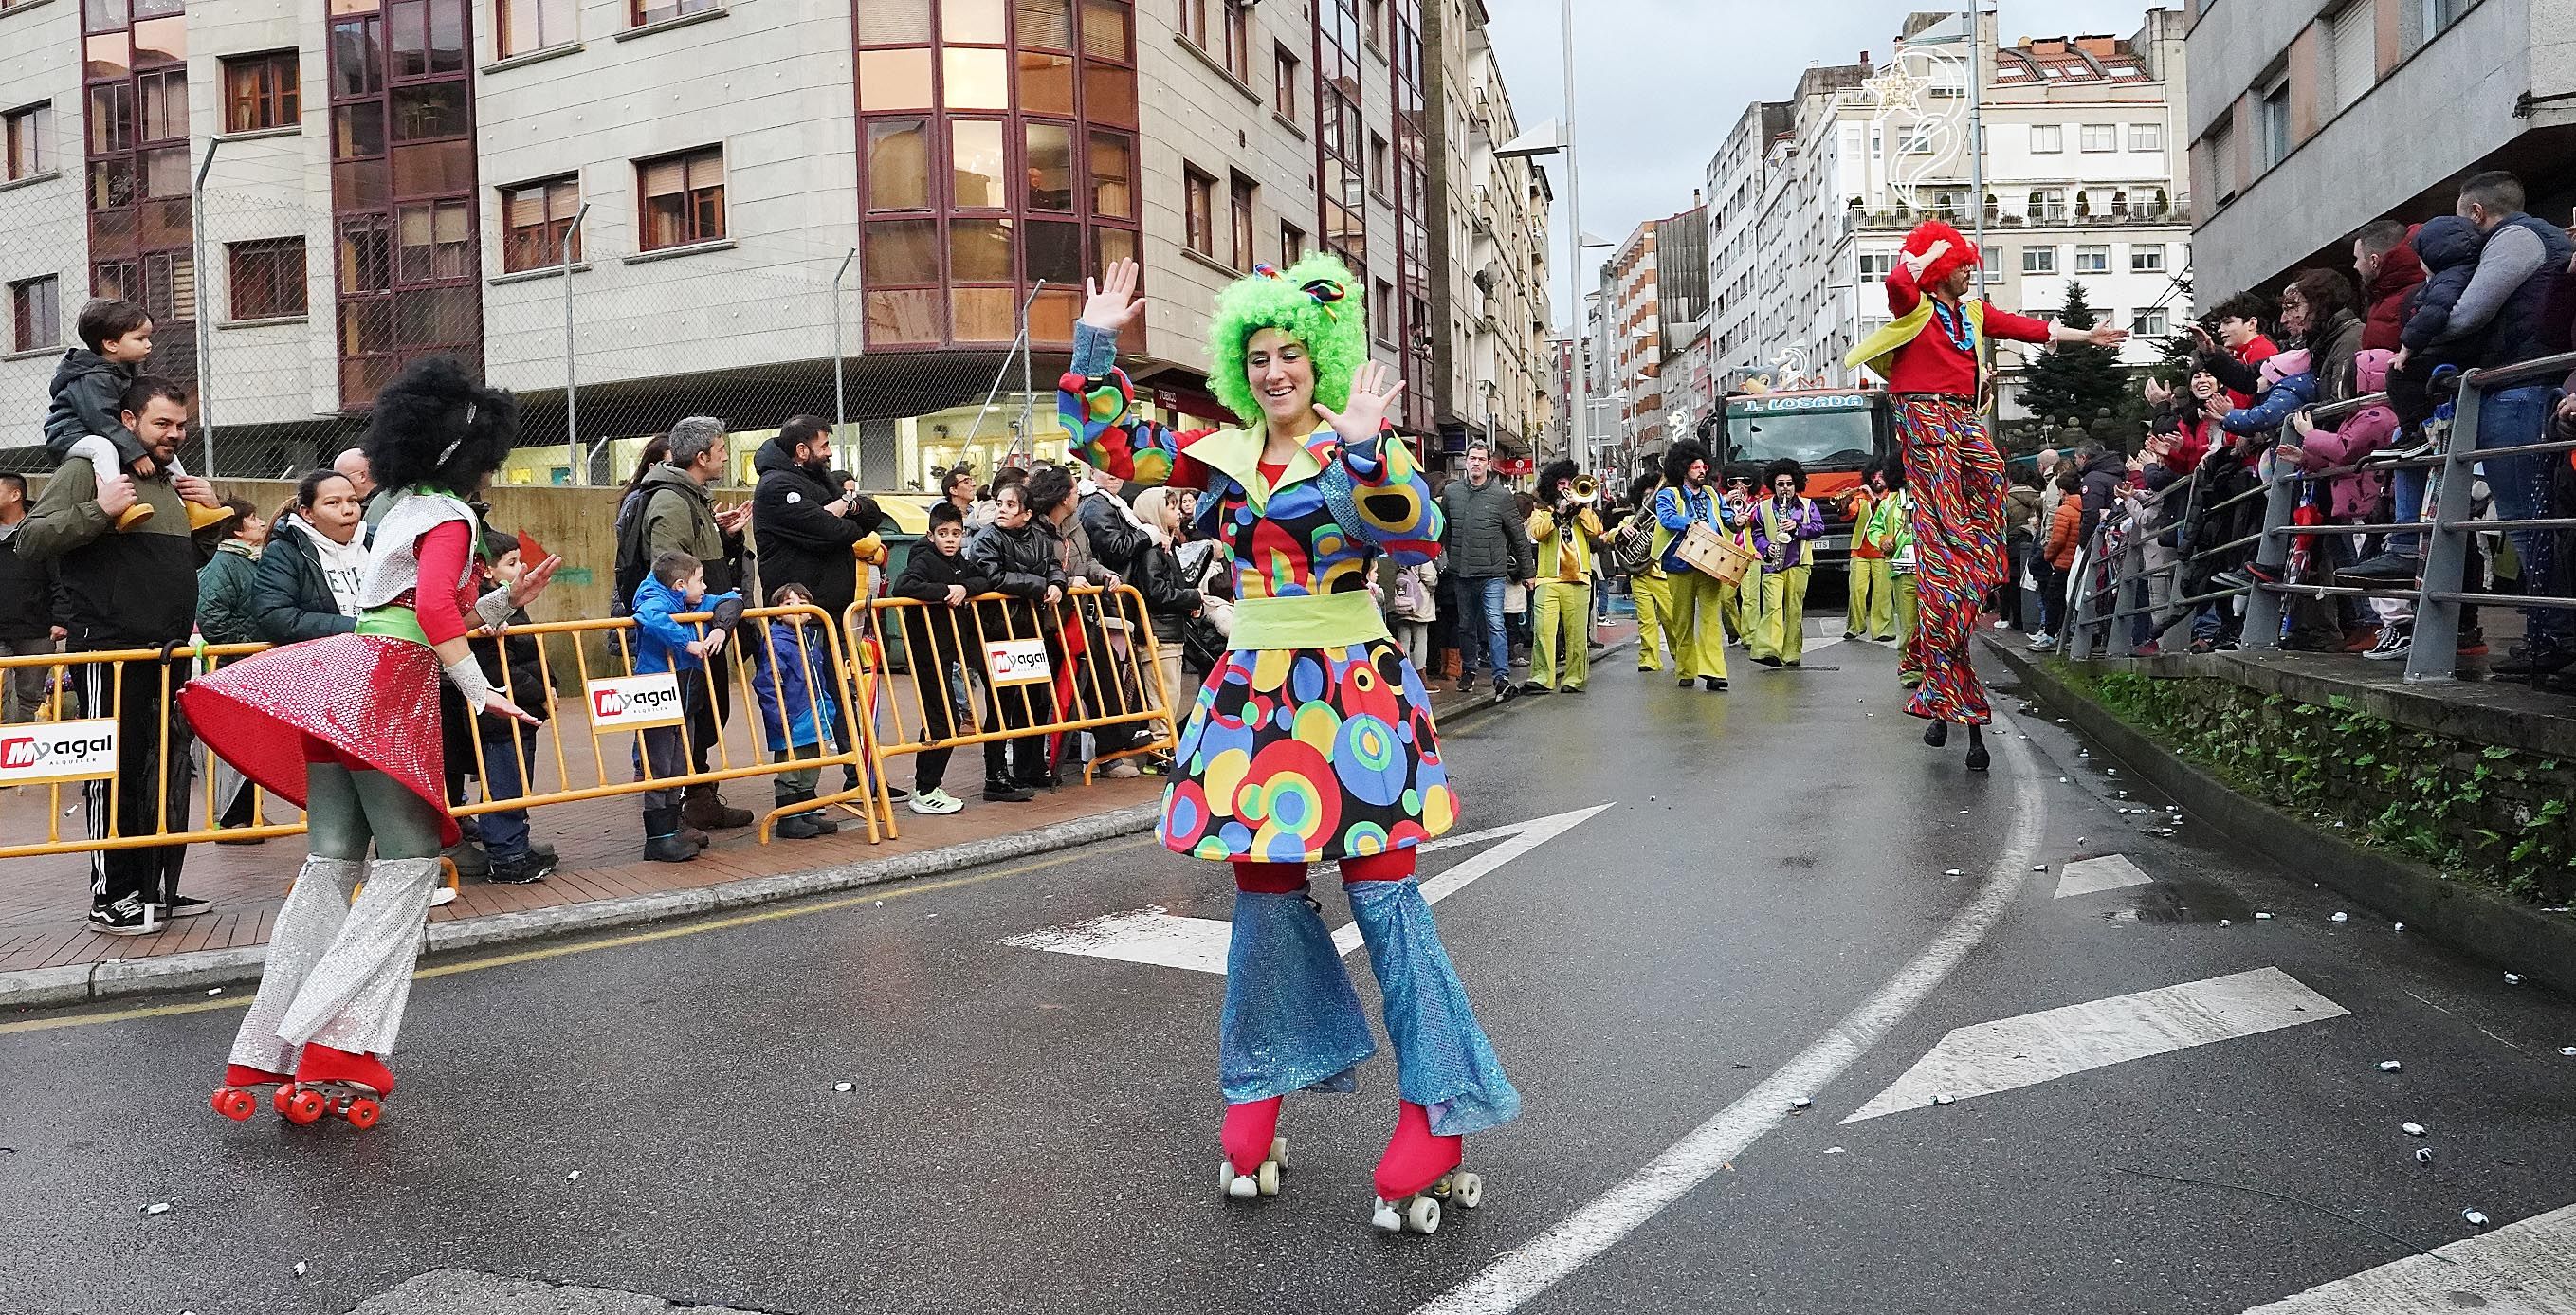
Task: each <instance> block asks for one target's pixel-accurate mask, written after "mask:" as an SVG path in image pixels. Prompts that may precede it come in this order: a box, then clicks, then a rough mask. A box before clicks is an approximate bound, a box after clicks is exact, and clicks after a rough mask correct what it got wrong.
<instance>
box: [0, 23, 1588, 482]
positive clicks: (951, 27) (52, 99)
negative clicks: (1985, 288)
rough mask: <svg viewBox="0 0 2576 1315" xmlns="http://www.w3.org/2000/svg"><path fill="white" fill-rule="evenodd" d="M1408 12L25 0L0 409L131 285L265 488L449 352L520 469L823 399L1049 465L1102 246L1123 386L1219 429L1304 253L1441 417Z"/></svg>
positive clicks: (5, 109) (29, 387) (920, 452)
mask: <svg viewBox="0 0 2576 1315" xmlns="http://www.w3.org/2000/svg"><path fill="white" fill-rule="evenodd" d="M1443 2H1446V0H1435V3H1443ZM1421 4H1422V0H1318V3H1316V4H1313V5H1310V6H1305V7H1296V6H1288V5H1281V4H1270V5H1258V4H1253V3H1241V2H1239V0H1156V2H1155V3H1150V4H1145V5H1136V4H1132V3H1128V2H1127V0H858V2H857V3H853V0H488V2H486V0H329V3H321V2H320V0H303V3H300V4H290V5H277V4H254V3H251V0H79V3H70V2H68V0H64V2H56V0H18V2H17V3H15V4H10V5H6V6H0V86H5V87H7V88H9V89H10V90H9V91H8V92H7V93H6V96H5V99H6V101H7V102H8V103H7V104H5V105H0V120H4V121H5V127H6V130H7V143H8V150H7V154H6V157H5V159H6V164H7V176H6V177H5V178H0V283H5V284H6V285H7V287H8V290H9V294H10V299H11V306H12V322H11V338H10V339H9V341H8V342H7V343H6V344H5V346H6V347H7V348H8V350H7V351H6V352H5V353H0V413H5V414H32V413H33V408H36V407H40V406H41V405H42V400H43V395H44V387H45V381H46V379H47V377H48V375H49V372H50V370H51V368H52V366H51V361H50V360H49V359H47V358H49V357H51V356H53V355H55V354H58V353H59V352H60V350H61V349H62V343H63V340H64V339H65V338H67V337H68V323H69V320H70V318H71V317H72V316H73V315H74V314H75V313H76V311H77V309H78V307H79V305H80V303H81V302H82V301H83V300H85V299H86V298H87V297H89V296H91V295H93V294H97V295H125V296H132V297H135V298H137V299H139V300H141V301H142V302H143V303H144V304H145V305H146V306H147V307H149V308H150V309H151V310H152V311H153V312H154V314H155V316H156V318H157V319H158V320H159V321H160V323H161V330H160V335H159V344H160V351H159V353H158V355H157V356H156V366H155V368H157V369H163V370H167V371H169V372H171V373H175V374H180V375H182V376H185V377H192V378H193V377H194V376H195V375H197V374H198V370H197V369H196V368H195V362H196V359H197V357H198V355H199V353H200V352H202V354H203V357H204V362H205V369H204V373H205V375H206V377H207V379H208V380H209V382H210V386H209V387H208V388H207V389H206V390H205V394H206V395H205V403H204V411H205V417H204V418H205V419H206V420H208V421H210V422H212V423H213V425H214V426H215V427H216V428H217V430H218V431H219V432H220V433H221V434H222V435H223V436H224V443H225V447H224V451H225V452H226V453H227V454H240V455H241V460H242V462H244V463H247V464H249V465H251V466H256V467H260V468H259V469H258V473H260V474H264V475H265V474H274V473H276V471H277V469H278V468H281V467H282V466H283V465H287V464H294V463H297V462H301V461H306V460H310V459H311V457H312V455H313V454H314V452H315V451H317V450H318V449H319V448H320V447H321V446H323V445H327V444H329V443H334V442H339V441H343V440H344V439H345V437H346V436H347V435H348V434H349V433H351V432H353V431H354V430H355V429H356V428H357V427H358V426H359V425H360V424H362V423H363V412H364V410H365V408H366V406H367V404H368V402H369V400H370V399H371V398H372V397H373V395H374V392H375V390H376V389H377V388H379V387H381V386H382V384H383V383H384V381H385V380H387V379H389V378H390V377H391V376H392V374H393V373H394V372H395V371H396V370H398V369H399V368H400V367H401V366H402V364H403V363H405V362H407V361H409V360H411V359H413V358H415V357H418V356H421V355H424V354H429V353H446V354H450V355H454V356H458V357H460V358H463V359H465V360H467V361H469V362H471V363H473V364H475V365H476V366H478V367H479V368H480V369H482V370H483V371H484V372H485V373H486V374H487V376H488V377H489V378H490V379H491V380H492V381H493V382H494V383H496V384H500V385H503V386H507V387H510V388H513V389H516V390H518V391H519V392H520V395H521V397H522V399H523V404H524V406H525V410H526V417H527V433H528V440H529V442H530V443H531V445H532V448H531V456H530V458H529V460H528V461H526V462H525V463H523V467H514V470H513V478H519V479H525V480H530V481H533V482H544V481H546V480H549V479H552V480H567V479H573V480H578V479H585V478H586V479H593V480H595V479H600V478H604V477H606V475H607V473H608V471H609V469H610V467H611V466H612V465H615V464H617V462H616V461H615V460H614V459H613V458H614V457H615V456H616V455H617V454H618V453H620V452H622V451H623V450H624V448H623V446H621V441H624V440H632V439H633V438H635V437H638V436H641V435H645V434H649V433H652V432H656V431H658V430H660V429H662V428H665V427H667V425H668V424H669V423H670V422H671V421H672V420H673V419H676V418H677V417H678V416H680V415H684V414H688V413H690V412H693V411H705V412H711V413H715V414H719V415H722V416H724V417H726V418H727V419H728V420H729V421H731V422H732V423H733V424H734V425H735V426H736V427H737V430H738V431H740V432H746V433H758V432H761V431H763V430H765V429H766V428H767V427H771V426H775V425H776V424H777V423H779V422H780V421H781V420H782V419H784V418H785V417H786V416H788V415H791V414H795V413H798V412H815V413H819V414H825V415H835V414H837V415H843V416H846V417H848V419H849V421H850V425H849V432H848V434H847V436H846V437H847V439H848V440H849V442H850V445H851V446H852V447H853V448H854V449H855V450H856V451H857V452H858V454H859V455H858V460H859V462H860V465H861V470H862V473H863V475H864V476H865V477H866V478H867V479H868V480H869V482H871V483H872V484H879V485H885V486H900V485H903V484H909V483H915V482H921V481H922V479H923V477H924V476H925V475H926V474H928V473H929V472H930V471H932V470H935V469H936V468H937V467H938V466H939V465H941V464H944V463H946V462H948V461H952V460H957V459H970V460H977V461H978V463H979V464H981V465H984V466H987V467H989V465H990V464H991V463H992V462H993V461H994V460H996V459H998V457H999V456H1000V454H1001V453H1002V452H1003V451H1004V450H1005V449H1006V448H1007V447H1008V446H1010V445H1011V444H1012V442H1013V441H1014V437H1015V436H1014V431H1015V430H1019V429H1022V428H1025V429H1027V430H1029V431H1032V432H1027V433H1022V434H1019V435H1018V436H1017V439H1018V441H1020V442H1023V443H1027V442H1031V441H1035V442H1037V443H1039V444H1041V445H1044V444H1047V443H1050V442H1053V443H1060V442H1061V432H1060V429H1059V428H1058V427H1057V426H1056V424H1055V421H1054V418H1053V411H1054V407H1053V402H1052V394H1051V391H1050V386H1051V381H1052V378H1053V375H1054V373H1055V372H1056V371H1057V370H1059V369H1060V368H1061V364H1062V360H1063V353H1064V352H1065V351H1066V349H1067V347H1068V346H1069V344H1070V340H1071V333H1072V324H1073V321H1074V319H1075V317H1076V316H1077V315H1078V314H1079V311H1080V288H1081V285H1082V281H1083V278H1084V277H1085V276H1086V275H1087V274H1090V273H1092V272H1094V271H1096V270H1098V269H1100V268H1101V267H1102V266H1104V265H1105V264H1107V263H1108V262H1110V261H1113V260H1116V259H1119V258H1121V257H1125V256H1131V255H1132V256H1135V257H1137V258H1139V259H1140V260H1142V261H1143V263H1144V265H1145V269H1146V277H1145V291H1146V294H1147V296H1148V298H1149V301H1150V304H1149V309H1148V313H1147V317H1146V320H1145V323H1144V325H1143V326H1142V328H1141V329H1140V330H1139V331H1137V332H1136V333H1134V334H1133V335H1132V336H1131V338H1130V341H1129V342H1128V343H1127V348H1128V350H1129V352H1130V353H1131V361H1130V368H1131V371H1132V373H1133V374H1134V375H1135V377H1136V378H1137V379H1138V381H1139V384H1140V387H1141V391H1142V395H1143V397H1144V399H1145V401H1146V403H1147V404H1148V405H1149V406H1150V407H1152V408H1153V409H1155V410H1156V411H1157V412H1158V413H1159V414H1162V415H1163V416H1165V417H1166V418H1168V419H1172V420H1175V421H1179V422H1184V423H1187V422H1192V421H1199V420H1215V419H1217V418H1219V417H1218V416H1217V408H1216V406H1215V404H1214V403H1213V401H1212V400H1211V399H1210V398H1209V397H1208V395H1207V392H1206V389H1205V386H1204V371H1205V369H1206V366H1207V354H1206V348H1205V344H1204V338H1205V332H1206V325H1207V316H1208V309H1209V306H1210V304H1211V301H1212V298H1213V296H1214V294H1215V292H1216V290H1217V289H1219V288H1221V287H1222V286H1224V285H1225V284H1226V283H1227V282H1229V281H1231V280H1232V279H1234V278H1235V277H1238V276H1239V275H1240V274H1241V273H1242V272H1243V271H1246V270H1248V269H1250V268H1251V267H1252V265H1253V264H1254V263H1255V262H1256V261H1270V262H1274V263H1279V264H1285V263H1287V262H1289V261H1292V260H1294V259H1295V258H1297V257H1298V256H1299V255H1301V254H1303V253H1305V252H1307V251H1310V250H1317V249H1326V250H1331V251H1334V252H1336V253H1337V254H1339V255H1341V256H1342V257H1343V259H1344V260H1345V261H1346V262H1347V263H1348V264H1349V265H1350V267H1351V269H1352V272H1353V275H1354V278H1353V286H1352V287H1351V288H1350V289H1349V293H1350V295H1351V297H1352V298H1353V299H1354V300H1355V301H1359V302H1360V303H1361V304H1364V305H1366V306H1367V308H1368V310H1369V313H1370V317H1371V322H1372V325H1373V331H1374V336H1375V338H1376V342H1377V353H1378V355H1379V356H1381V357H1382V358H1383V359H1385V360H1388V361H1390V362H1393V363H1396V364H1398V365H1399V366H1400V367H1402V368H1404V369H1405V371H1406V376H1407V378H1409V379H1412V380H1415V381H1417V383H1416V386H1415V388H1414V390H1413V395H1412V396H1410V397H1409V398H1408V399H1407V401H1406V405H1405V408H1404V414H1403V416H1402V417H1401V418H1402V419H1403V420H1404V421H1406V422H1407V423H1409V424H1411V425H1414V426H1417V427H1422V428H1426V429H1427V428H1428V427H1429V425H1430V424H1431V422H1432V417H1433V400H1432V399H1433V395H1434V392H1435V388H1434V385H1433V382H1432V381H1433V379H1434V371H1433V370H1432V369H1431V368H1430V360H1431V347H1432V343H1431V337H1432V335H1431V334H1430V332H1429V326H1430V324H1431V323H1432V319H1431V310H1430V307H1431V301H1432V296H1431V289H1432V284H1433V282H1434V278H1435V271H1434V270H1433V268H1432V265H1431V261H1430V241H1429V237H1430V233H1431V230H1432V228H1433V227H1434V226H1435V223H1436V222H1437V221H1435V219H1434V218H1433V215H1432V212H1431V210H1430V208H1429V207H1430V201H1429V191H1430V189H1429V184H1428V177H1427V161H1428V158H1429V155H1430V144H1429V138H1430V135H1431V134H1432V133H1434V132H1436V131H1439V130H1440V121H1439V119H1438V117H1437V116H1435V115H1433V114H1432V113H1431V112H1430V110H1429V107H1428V105H1427V102H1426V94H1425V77H1426V72H1425V67H1424V41H1423V30H1424V17H1423V14H1422V11H1421ZM1495 81H1496V84H1497V85H1498V79H1496V80H1495ZM210 157H211V159H210ZM200 169H202V170H203V173H204V185H203V187H202V189H197V188H195V187H194V186H193V185H194V183H195V181H196V174H197V172H198V171H199V170H200ZM192 192H194V193H196V194H195V195H193V196H192ZM1524 227H1526V225H1524ZM1023 306H1025V307H1026V308H1027V309H1026V312H1025V315H1023V312H1022V307H1023ZM201 308H202V310H203V314H200V309H201ZM1541 314H1542V316H1543V312H1541ZM200 324H202V325H203V326H204V327H205V333H204V337H203V340H202V341H200V340H199V339H198V337H197V333H196V329H197V326H198V325H200ZM1023 333H1025V337H1026V341H1027V342H1028V343H1029V344H1030V345H1031V347H1032V348H1033V353H1032V354H1033V355H1034V357H1035V359H1034V361H1030V360H1025V359H1023V360H1016V361H1015V360H1014V359H1013V356H1012V349H1013V346H1014V344H1015V341H1016V340H1019V339H1020V338H1021V336H1022V335H1023ZM1050 358H1051V359H1050ZM568 380H569V381H570V383H571V384H573V385H574V387H571V388H569V389H568V387H567V381H568ZM996 390H998V393H999V396H997V397H993V398H992V399H991V402H992V404H991V405H990V406H986V405H985V402H986V401H987V397H988V394H991V393H993V392H995V391H996ZM568 402H569V403H573V404H577V406H578V428H579V440H580V447H581V449H582V451H583V452H584V454H585V456H584V458H583V459H582V460H580V461H578V462H577V461H576V460H575V459H574V458H573V457H572V456H571V455H569V453H568V452H567V450H566V449H565V447H564V444H565V440H566V438H567V437H568V433H567V429H568V426H569V425H570V424H571V423H572V420H573V417H572V416H571V415H569V414H568V411H570V409H571V407H570V406H568ZM16 432H20V433H24V432H25V431H24V430H23V429H22V430H19V431H16ZM740 446H747V445H740ZM1042 450H1043V449H1042ZM549 453H551V454H552V455H548V454H549ZM0 461H16V462H18V463H19V464H32V462H31V461H30V460H29V459H27V454H25V453H24V452H23V451H22V452H17V453H11V454H8V455H6V456H0ZM225 464H226V466H227V468H234V462H233V461H232V460H231V459H230V457H229V455H228V459H227V461H226V463H225ZM620 473H622V471H621V472H620Z"/></svg>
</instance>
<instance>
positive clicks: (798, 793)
mask: <svg viewBox="0 0 2576 1315" xmlns="http://www.w3.org/2000/svg"><path fill="white" fill-rule="evenodd" d="M813 798H814V792H813V791H811V790H791V791H789V792H787V793H786V794H785V795H783V796H781V797H780V798H779V800H778V802H779V803H780V804H781V805H782V806H785V805H794V804H801V803H808V802H811V801H812V800H813ZM840 829H841V828H840V827H839V826H838V825H836V824H834V823H833V821H832V820H831V819H830V818H827V817H825V816H823V813H822V810H820V809H816V810H814V811H812V812H805V813H789V814H788V815H787V816H785V817H782V818H780V819H778V827H777V831H778V838H779V839H781V840H814V839H818V838H820V837H823V836H828V835H831V834H832V833H833V832H835V831H838V830H840Z"/></svg>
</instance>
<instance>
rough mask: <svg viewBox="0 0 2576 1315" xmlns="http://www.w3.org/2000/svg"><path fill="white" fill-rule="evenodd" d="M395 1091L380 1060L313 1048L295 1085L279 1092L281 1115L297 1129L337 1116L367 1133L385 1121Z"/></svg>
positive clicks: (300, 1066)
mask: <svg viewBox="0 0 2576 1315" xmlns="http://www.w3.org/2000/svg"><path fill="white" fill-rule="evenodd" d="M393 1090H394V1074H393V1070H392V1069H389V1068H386V1067H385V1066H384V1062H383V1061H381V1060H379V1059H377V1058H376V1057H375V1056H373V1055H364V1054H352V1053H350V1052H348V1051H346V1050H334V1049H332V1048H331V1047H329V1046H325V1045H318V1044H308V1045H306V1046H305V1047H304V1058H303V1059H302V1060H300V1061H298V1062H297V1064H296V1065H295V1080H294V1081H293V1082H290V1083H288V1084H286V1085H285V1086H283V1087H280V1088H278V1089H277V1112H278V1113H280V1114H283V1115H285V1116H286V1121H287V1122H289V1123H295V1124H308V1123H313V1122H315V1121H317V1120H319V1119H321V1118H322V1117H323V1116H324V1115H326V1114H327V1115H337V1116H339V1117H340V1118H344V1119H347V1120H348V1121H349V1126H350V1127H352V1128H357V1129H361V1130H364V1129H367V1128H372V1127H374V1126H376V1120H378V1119H380V1118H383V1117H384V1114H385V1107H384V1098H385V1097H387V1096H390V1095H392V1094H393Z"/></svg>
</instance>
